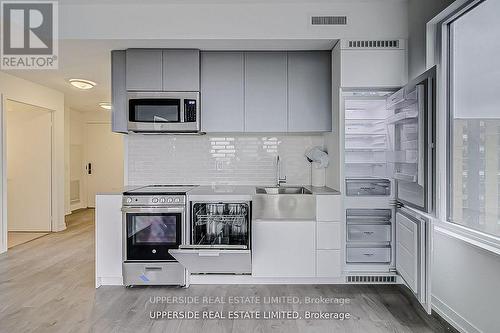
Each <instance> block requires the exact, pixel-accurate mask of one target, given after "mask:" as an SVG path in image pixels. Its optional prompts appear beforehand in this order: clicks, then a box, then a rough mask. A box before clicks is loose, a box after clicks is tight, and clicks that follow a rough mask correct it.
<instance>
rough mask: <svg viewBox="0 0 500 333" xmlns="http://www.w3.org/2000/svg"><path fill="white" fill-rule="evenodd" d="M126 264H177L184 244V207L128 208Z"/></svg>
mask: <svg viewBox="0 0 500 333" xmlns="http://www.w3.org/2000/svg"><path fill="white" fill-rule="evenodd" d="M123 216H124V217H123V220H124V235H125V237H126V239H125V241H124V259H125V261H175V259H174V258H173V257H172V256H171V255H170V253H169V252H168V250H170V249H177V248H179V245H180V244H182V229H183V225H184V207H183V206H179V207H168V208H124V209H123Z"/></svg>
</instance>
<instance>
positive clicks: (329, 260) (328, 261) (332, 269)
mask: <svg viewBox="0 0 500 333" xmlns="http://www.w3.org/2000/svg"><path fill="white" fill-rule="evenodd" d="M340 260H341V258H340V250H317V251H316V276H317V277H339V276H340V275H341V273H342V272H341V271H342V269H341V264H340Z"/></svg>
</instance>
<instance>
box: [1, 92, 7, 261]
mask: <svg viewBox="0 0 500 333" xmlns="http://www.w3.org/2000/svg"><path fill="white" fill-rule="evenodd" d="M3 106H4V99H3V94H1V93H0V189H1V190H0V232H1V234H0V253H4V252H7V209H6V208H7V195H6V189H5V186H4V185H5V183H6V182H5V180H6V179H7V173H6V169H7V168H5V165H6V163H7V157H6V154H5V149H4V143H5V128H4V120H5V117H4V112H3V110H4V109H3Z"/></svg>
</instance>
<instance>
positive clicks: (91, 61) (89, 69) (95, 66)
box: [6, 39, 336, 111]
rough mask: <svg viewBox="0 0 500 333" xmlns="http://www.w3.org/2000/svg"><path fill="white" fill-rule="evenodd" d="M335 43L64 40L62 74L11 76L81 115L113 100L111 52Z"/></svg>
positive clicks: (304, 46) (296, 47)
mask: <svg viewBox="0 0 500 333" xmlns="http://www.w3.org/2000/svg"><path fill="white" fill-rule="evenodd" d="M335 42H336V41H335V40H326V39H316V40H314V39H308V40H292V39H291V40H216V39H206V40H61V41H60V42H59V69H58V70H14V71H12V70H10V71H6V72H7V73H9V74H12V75H15V76H19V77H21V78H24V79H27V80H30V81H33V82H36V83H39V84H42V85H44V86H47V87H50V88H53V89H56V90H58V91H61V92H62V93H64V95H65V102H66V105H68V106H69V107H71V108H73V109H76V110H78V111H99V110H102V109H100V108H99V106H98V103H99V102H109V101H110V99H111V64H110V51H111V50H118V49H127V48H133V47H145V48H198V49H201V50H329V49H331V48H332V47H333V46H334V45H335ZM70 78H83V79H87V80H92V81H94V82H96V83H97V86H96V87H95V88H93V89H90V90H80V89H77V88H74V87H73V86H71V85H70V84H69V83H68V79H70Z"/></svg>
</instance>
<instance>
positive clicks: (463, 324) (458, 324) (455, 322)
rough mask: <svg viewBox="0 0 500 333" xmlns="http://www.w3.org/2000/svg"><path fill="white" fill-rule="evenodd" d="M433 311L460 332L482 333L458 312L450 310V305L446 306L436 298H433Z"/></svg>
mask: <svg viewBox="0 0 500 333" xmlns="http://www.w3.org/2000/svg"><path fill="white" fill-rule="evenodd" d="M432 309H433V310H434V311H436V313H437V314H438V315H440V316H441V317H442V318H443V319H444V320H446V321H447V322H448V323H450V324H451V325H452V326H453V327H454V328H455V329H457V330H458V331H459V332H462V333H481V330H479V329H478V328H477V327H475V326H474V325H473V324H471V323H470V322H469V321H468V320H467V319H465V318H464V317H462V316H461V315H459V314H458V313H457V312H455V311H453V309H452V308H450V307H449V306H448V305H446V303H444V302H443V301H441V300H440V299H439V298H437V297H436V296H432Z"/></svg>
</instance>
